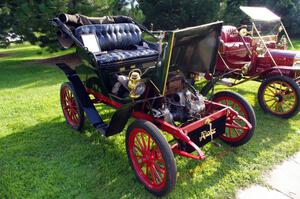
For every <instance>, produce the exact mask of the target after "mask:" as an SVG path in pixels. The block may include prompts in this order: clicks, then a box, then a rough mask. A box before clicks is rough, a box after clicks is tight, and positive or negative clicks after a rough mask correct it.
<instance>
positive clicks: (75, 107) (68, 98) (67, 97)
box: [60, 82, 84, 131]
mask: <svg viewBox="0 0 300 199" xmlns="http://www.w3.org/2000/svg"><path fill="white" fill-rule="evenodd" d="M60 103H61V108H62V111H63V113H64V116H65V118H66V121H67V123H68V124H69V125H70V126H71V127H72V128H73V129H75V130H77V131H80V130H81V129H82V127H83V124H84V112H83V110H82V108H81V107H80V105H79V101H78V98H77V96H76V94H75V92H74V89H73V86H72V84H71V83H70V82H66V83H64V84H62V86H61V88H60Z"/></svg>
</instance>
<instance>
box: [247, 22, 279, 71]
mask: <svg viewBox="0 0 300 199" xmlns="http://www.w3.org/2000/svg"><path fill="white" fill-rule="evenodd" d="M252 27H253V28H254V29H255V31H256V32H257V35H258V37H259V39H260V40H261V41H262V43H263V45H264V47H265V48H266V50H267V52H268V54H269V56H270V58H271V60H272V61H273V63H274V64H275V66H278V65H277V64H276V62H275V60H274V58H273V56H272V54H271V52H270V50H269V48H268V47H267V45H266V43H265V41H264V40H263V38H262V37H261V35H260V33H259V31H258V30H257V28H256V26H255V23H254V22H252Z"/></svg>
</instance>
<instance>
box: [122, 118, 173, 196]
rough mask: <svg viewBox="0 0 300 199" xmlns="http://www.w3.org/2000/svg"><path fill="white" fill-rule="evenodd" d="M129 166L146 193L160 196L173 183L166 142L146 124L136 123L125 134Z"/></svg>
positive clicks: (143, 122) (170, 189)
mask: <svg viewBox="0 0 300 199" xmlns="http://www.w3.org/2000/svg"><path fill="white" fill-rule="evenodd" d="M126 151H127V157H128V160H129V163H130V165H131V167H132V169H133V170H134V172H135V175H136V177H137V178H138V180H139V181H140V182H141V183H143V184H144V185H145V187H146V189H147V190H148V191H150V192H151V193H153V194H154V195H156V196H163V195H166V194H168V193H169V192H171V191H172V189H173V187H174V186H175V183H176V165H175V161H174V155H173V153H172V151H171V148H170V145H169V143H168V142H167V141H166V139H165V138H164V137H163V135H162V134H161V133H160V131H159V129H158V128H157V127H156V126H155V125H154V124H152V123H151V122H148V121H143V120H136V121H134V122H133V123H132V124H131V125H130V126H129V127H128V130H127V133H126Z"/></svg>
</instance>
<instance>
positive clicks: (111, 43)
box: [75, 23, 142, 51]
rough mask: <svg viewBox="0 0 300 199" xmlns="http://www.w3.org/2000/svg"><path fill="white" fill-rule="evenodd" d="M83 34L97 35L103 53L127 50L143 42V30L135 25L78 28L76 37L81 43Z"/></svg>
mask: <svg viewBox="0 0 300 199" xmlns="http://www.w3.org/2000/svg"><path fill="white" fill-rule="evenodd" d="M83 34H95V35H96V36H97V38H98V42H99V45H100V48H101V50H102V51H109V50H114V49H127V48H129V47H130V46H134V45H138V44H139V43H140V42H141V41H142V36H141V35H142V32H141V30H140V28H139V27H138V26H137V25H135V24H133V23H116V24H93V25H84V26H80V27H78V28H76V30H75V36H76V37H77V39H79V40H80V41H81V42H82V38H81V35H83Z"/></svg>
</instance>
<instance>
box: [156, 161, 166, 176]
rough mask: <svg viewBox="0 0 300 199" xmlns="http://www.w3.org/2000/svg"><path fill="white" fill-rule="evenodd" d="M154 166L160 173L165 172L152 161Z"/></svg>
mask: <svg viewBox="0 0 300 199" xmlns="http://www.w3.org/2000/svg"><path fill="white" fill-rule="evenodd" d="M154 167H155V168H156V169H157V170H158V171H159V172H160V173H162V174H165V170H164V169H163V168H161V167H160V166H159V165H158V164H157V163H154Z"/></svg>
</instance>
